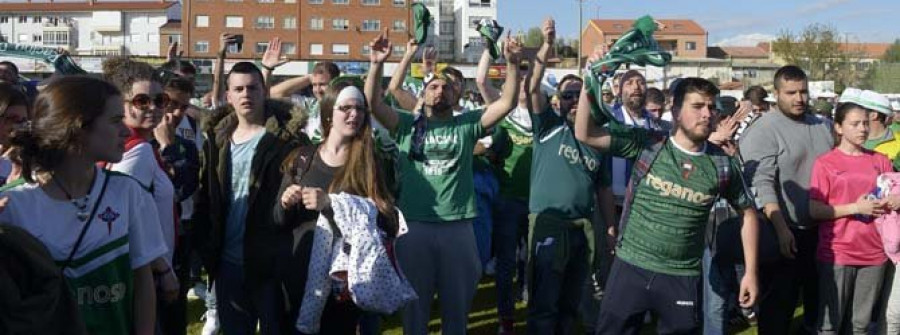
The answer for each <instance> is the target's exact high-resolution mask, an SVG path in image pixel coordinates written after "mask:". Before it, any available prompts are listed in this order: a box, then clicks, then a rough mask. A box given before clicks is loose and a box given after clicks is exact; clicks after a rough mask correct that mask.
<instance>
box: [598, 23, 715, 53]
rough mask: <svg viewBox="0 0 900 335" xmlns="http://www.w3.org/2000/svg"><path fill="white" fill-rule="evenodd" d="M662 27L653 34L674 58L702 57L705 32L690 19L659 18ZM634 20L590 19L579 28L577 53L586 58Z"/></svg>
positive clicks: (608, 43) (610, 40) (615, 39)
mask: <svg viewBox="0 0 900 335" xmlns="http://www.w3.org/2000/svg"><path fill="white" fill-rule="evenodd" d="M659 21H660V22H662V23H663V24H664V25H665V26H666V27H665V28H664V29H662V30H660V31H657V32H656V33H655V34H654V35H653V37H654V38H655V39H656V41H657V42H658V43H659V45H660V47H661V48H662V49H663V50H666V51H669V52H670V53H672V56H673V57H676V58H706V57H707V50H706V43H707V38H708V36H707V35H708V34H707V32H706V29H703V27H701V26H700V25H699V24H697V22H694V20H659ZM632 23H634V20H590V22H588V25H587V26H586V27H585V28H584V30H582V32H581V37H582V45H581V52H582V55H584V57H587V56H588V55H590V54H591V53H593V51H594V47H595V46H597V45H600V44H601V43H603V44H607V45H612V43H615V41H617V40H618V39H619V38H620V37H622V34H624V33H626V32H628V31H629V30H631V25H632Z"/></svg>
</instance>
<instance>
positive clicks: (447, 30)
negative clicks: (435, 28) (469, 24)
mask: <svg viewBox="0 0 900 335" xmlns="http://www.w3.org/2000/svg"><path fill="white" fill-rule="evenodd" d="M440 33H441V35H447V34H452V33H453V21H450V22H447V21H441V31H440Z"/></svg>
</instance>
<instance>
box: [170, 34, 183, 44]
mask: <svg viewBox="0 0 900 335" xmlns="http://www.w3.org/2000/svg"><path fill="white" fill-rule="evenodd" d="M172 43H178V44H181V35H169V44H172Z"/></svg>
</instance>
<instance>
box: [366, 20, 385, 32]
mask: <svg viewBox="0 0 900 335" xmlns="http://www.w3.org/2000/svg"><path fill="white" fill-rule="evenodd" d="M379 30H381V20H363V23H362V31H379Z"/></svg>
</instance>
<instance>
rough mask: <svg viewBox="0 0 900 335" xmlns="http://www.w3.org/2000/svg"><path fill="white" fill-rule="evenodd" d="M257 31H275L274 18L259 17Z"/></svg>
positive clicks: (257, 18)
mask: <svg viewBox="0 0 900 335" xmlns="http://www.w3.org/2000/svg"><path fill="white" fill-rule="evenodd" d="M256 29H275V17H274V16H257V17H256Z"/></svg>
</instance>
